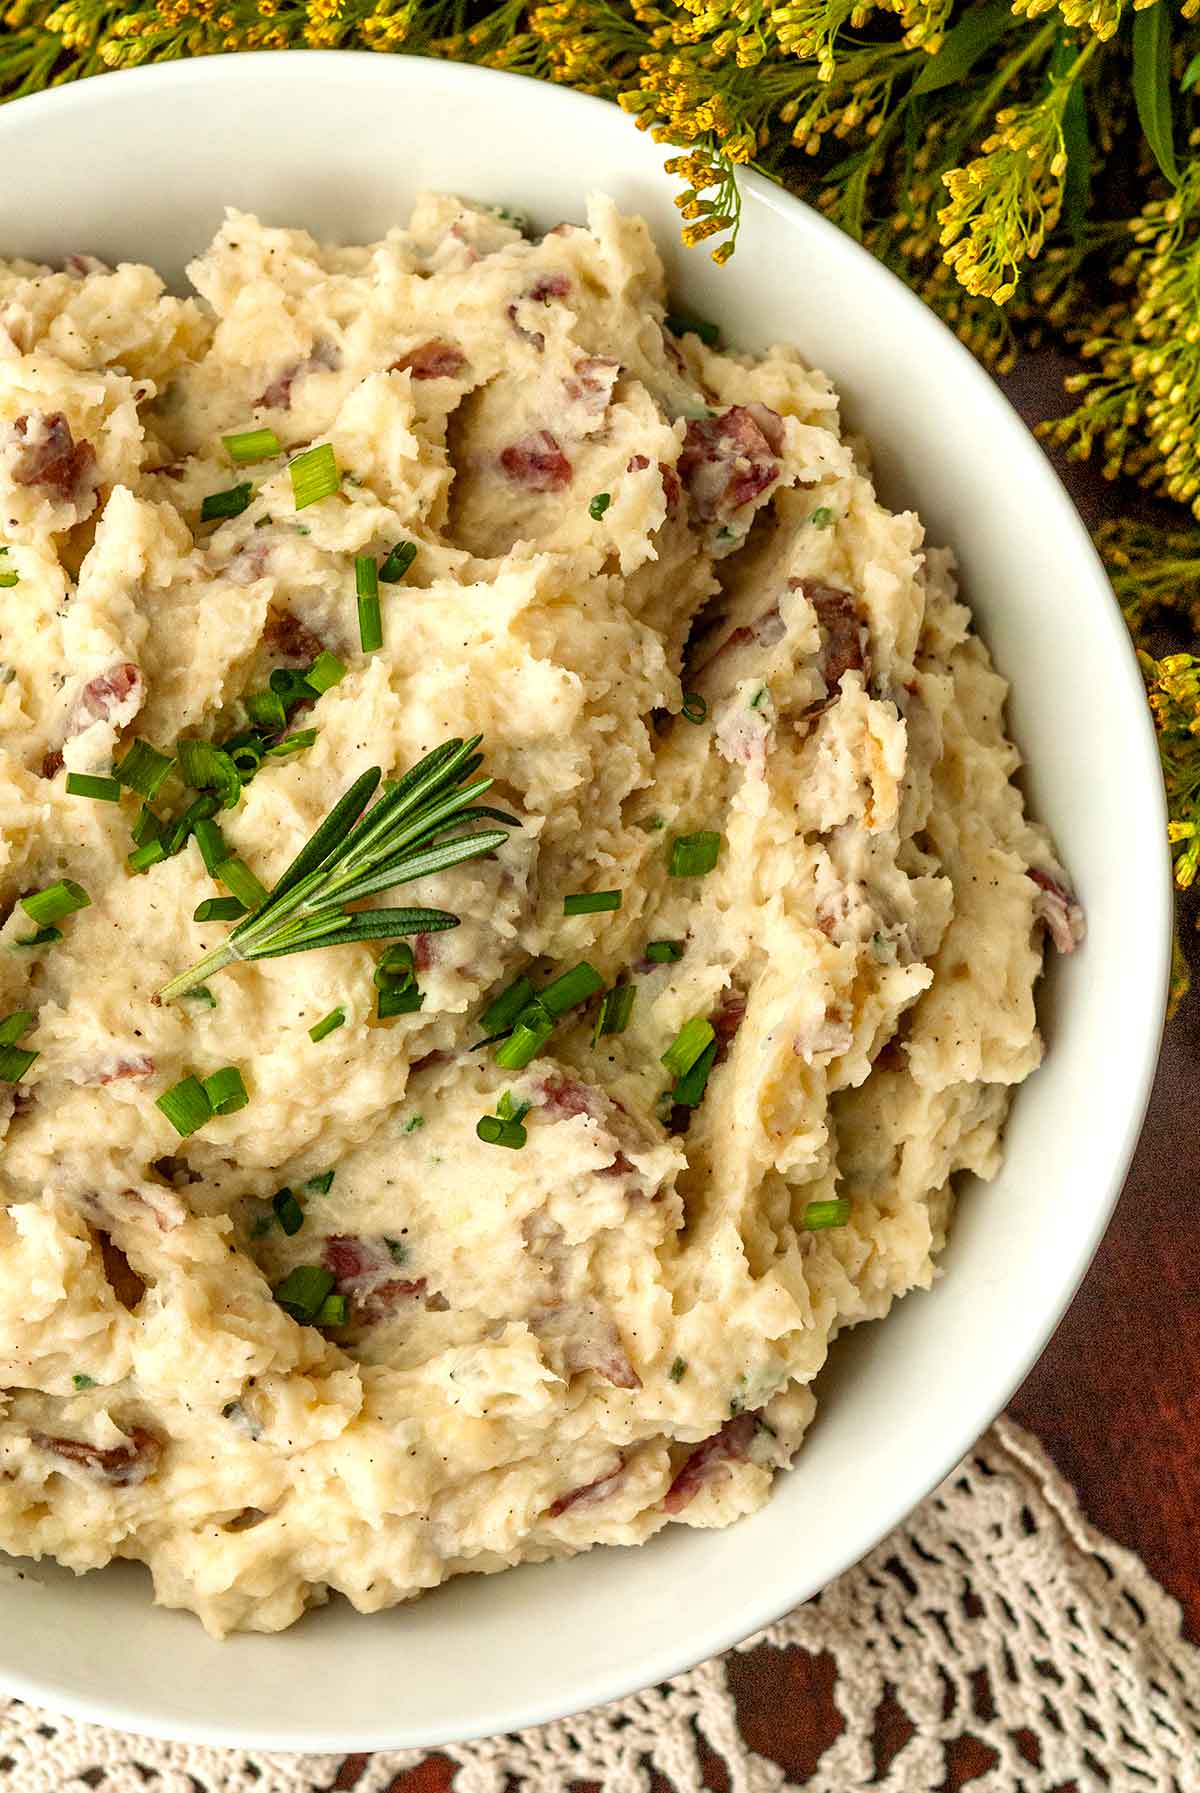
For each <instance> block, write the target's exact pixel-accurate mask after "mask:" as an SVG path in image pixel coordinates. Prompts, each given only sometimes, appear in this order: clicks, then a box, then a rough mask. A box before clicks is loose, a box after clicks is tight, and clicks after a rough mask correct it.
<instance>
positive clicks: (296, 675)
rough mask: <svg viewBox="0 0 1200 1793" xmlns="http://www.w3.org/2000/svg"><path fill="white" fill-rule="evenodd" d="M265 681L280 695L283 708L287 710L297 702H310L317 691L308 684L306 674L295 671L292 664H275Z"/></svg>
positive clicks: (292, 707)
mask: <svg viewBox="0 0 1200 1793" xmlns="http://www.w3.org/2000/svg"><path fill="white" fill-rule="evenodd" d="M267 683H268V684H269V685H270V687H271V690H272V691H274V692H276V693H277V695H278V696H280V697H282V699H283V704H284V708H285V709H286V710H288V711H289V712H290V711H292V710H294V709H295V707H296V705H297V704H301V703H311V702H312V700H313V698H314V697H316V695H317V692H316V690H315V689H314V687H313V686H312V685H310V684H309V682H308V678H307V675H306V674H305V673H302V672H297V671H296V668H295V667H294V666H277V667H276V668H275V670H274V671H273V672H272V674H271V676H270V678H269V679H268V681H267Z"/></svg>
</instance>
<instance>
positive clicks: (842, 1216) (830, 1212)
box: [800, 1196, 850, 1233]
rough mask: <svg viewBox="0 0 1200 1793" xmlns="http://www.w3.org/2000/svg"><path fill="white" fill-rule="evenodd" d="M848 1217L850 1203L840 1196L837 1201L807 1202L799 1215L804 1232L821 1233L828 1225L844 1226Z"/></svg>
mask: <svg viewBox="0 0 1200 1793" xmlns="http://www.w3.org/2000/svg"><path fill="white" fill-rule="evenodd" d="M849 1219H850V1203H849V1200H848V1199H847V1198H846V1197H845V1196H842V1197H841V1199H840V1200H838V1201H829V1202H809V1204H808V1206H807V1207H806V1208H805V1210H804V1212H803V1214H802V1215H801V1216H800V1224H801V1226H802V1227H803V1228H804V1230H805V1232H806V1233H823V1232H825V1231H826V1230H827V1229H828V1228H829V1227H833V1226H845V1225H846V1223H847V1221H848V1220H849Z"/></svg>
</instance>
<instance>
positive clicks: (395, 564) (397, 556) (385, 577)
mask: <svg viewBox="0 0 1200 1793" xmlns="http://www.w3.org/2000/svg"><path fill="white" fill-rule="evenodd" d="M416 558H417V544H416V543H415V542H397V543H396V546H395V547H394V548H393V549H392V551H391V553H390V554H389V555H388V557H387V559H386V560H385V561H384V563H383V565H382V566H381V567H380V569H379V579H380V583H381V584H382V585H398V584H399V583H400V581H401V579H403V577H404V575H405V573H407V571H408V569H409V567H410V566H411V565H412V563H413V561H414V560H415V559H416Z"/></svg>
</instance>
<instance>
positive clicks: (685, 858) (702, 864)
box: [668, 829, 721, 878]
mask: <svg viewBox="0 0 1200 1793" xmlns="http://www.w3.org/2000/svg"><path fill="white" fill-rule="evenodd" d="M720 851H721V836H720V835H719V834H714V833H712V832H711V831H709V830H707V829H706V830H702V831H701V832H700V833H699V834H677V835H676V836H675V839H674V840H673V841H672V842H671V863H670V866H669V868H668V869H669V871H670V875H671V877H672V878H703V877H704V876H705V875H706V874H707V873H708V872H711V871H712V869H713V867H714V866H715V865H716V863H717V859H718V856H719V855H720Z"/></svg>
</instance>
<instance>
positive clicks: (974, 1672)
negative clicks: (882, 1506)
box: [0, 1420, 1200, 1793]
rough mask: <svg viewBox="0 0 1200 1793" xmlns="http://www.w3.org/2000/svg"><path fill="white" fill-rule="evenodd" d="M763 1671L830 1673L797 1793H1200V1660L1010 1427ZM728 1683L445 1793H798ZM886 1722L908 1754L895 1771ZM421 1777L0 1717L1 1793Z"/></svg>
mask: <svg viewBox="0 0 1200 1793" xmlns="http://www.w3.org/2000/svg"><path fill="white" fill-rule="evenodd" d="M364 1623H370V1621H369V1620H365V1621H364ZM768 1648H769V1649H777V1650H785V1649H799V1650H803V1651H807V1652H809V1653H810V1654H811V1655H813V1656H819V1655H821V1654H822V1653H825V1652H827V1653H828V1654H829V1655H830V1656H831V1657H832V1658H833V1661H834V1664H835V1665H836V1679H835V1682H834V1689H833V1697H834V1700H835V1702H836V1705H837V1709H838V1712H839V1713H840V1715H841V1718H842V1720H843V1721H844V1724H843V1728H842V1730H841V1732H840V1734H839V1735H837V1736H836V1737H832V1738H831V1739H830V1741H829V1743H828V1746H827V1747H826V1749H825V1751H824V1753H823V1754H822V1755H821V1757H820V1760H819V1762H818V1763H817V1766H816V1767H815V1768H814V1770H813V1772H812V1774H811V1775H810V1776H809V1777H808V1778H807V1780H806V1781H805V1782H804V1786H805V1788H806V1789H807V1793H857V1790H858V1789H866V1788H868V1787H870V1788H872V1789H873V1793H931V1790H932V1789H934V1788H936V1787H939V1786H941V1785H942V1783H943V1781H944V1780H946V1778H947V1774H948V1770H949V1768H950V1765H951V1763H952V1761H953V1760H954V1757H955V1752H956V1751H960V1750H961V1749H962V1748H963V1747H964V1743H965V1742H966V1741H967V1740H974V1741H973V1742H972V1743H970V1744H969V1747H970V1748H971V1750H972V1762H971V1767H972V1770H973V1773H974V1778H972V1779H971V1780H970V1785H971V1787H972V1789H973V1793H1053V1790H1056V1789H1059V1788H1061V1787H1062V1783H1063V1782H1064V1781H1074V1782H1075V1783H1076V1784H1077V1786H1078V1788H1079V1790H1080V1793H1085V1790H1090V1789H1093V1788H1096V1789H1100V1788H1104V1789H1106V1793H1138V1790H1144V1793H1200V1650H1197V1649H1196V1648H1195V1647H1194V1646H1193V1645H1191V1644H1189V1643H1187V1642H1185V1641H1184V1640H1183V1638H1182V1636H1181V1629H1180V1611H1179V1607H1178V1605H1177V1603H1176V1602H1175V1601H1174V1600H1172V1599H1171V1598H1170V1597H1169V1596H1168V1595H1167V1594H1166V1593H1164V1591H1163V1590H1162V1589H1161V1588H1160V1587H1158V1586H1157V1585H1156V1583H1155V1582H1153V1581H1152V1580H1151V1578H1150V1576H1149V1574H1148V1573H1147V1571H1146V1570H1145V1568H1144V1567H1143V1566H1142V1564H1141V1563H1140V1562H1139V1561H1138V1559H1137V1558H1136V1557H1135V1556H1134V1555H1133V1554H1132V1553H1131V1552H1130V1551H1128V1550H1124V1549H1122V1548H1121V1547H1120V1546H1119V1545H1116V1544H1113V1543H1111V1542H1109V1540H1108V1539H1106V1538H1104V1537H1102V1536H1101V1535H1100V1534H1099V1533H1098V1532H1096V1531H1095V1530H1093V1529H1092V1527H1091V1526H1089V1525H1088V1524H1087V1522H1086V1520H1084V1519H1083V1517H1082V1516H1081V1514H1080V1512H1079V1509H1078V1506H1077V1504H1076V1501H1075V1497H1074V1495H1073V1494H1072V1492H1071V1490H1070V1488H1069V1487H1068V1486H1067V1485H1066V1483H1065V1482H1064V1481H1063V1479H1062V1477H1061V1476H1060V1475H1059V1474H1058V1472H1057V1471H1056V1470H1055V1469H1054V1467H1053V1465H1052V1464H1051V1463H1050V1462H1049V1460H1048V1458H1047V1457H1046V1456H1045V1453H1044V1452H1043V1451H1042V1449H1041V1447H1040V1446H1039V1445H1038V1444H1037V1443H1036V1442H1035V1441H1034V1440H1033V1439H1032V1438H1030V1437H1029V1435H1028V1434H1027V1433H1025V1432H1022V1431H1021V1430H1020V1429H1019V1428H1018V1427H1016V1426H1014V1425H1013V1424H1012V1423H1011V1422H1009V1421H1004V1420H1002V1421H1000V1422H999V1423H998V1424H997V1425H996V1426H995V1427H993V1429H992V1430H991V1431H990V1432H989V1433H988V1434H987V1436H986V1438H984V1439H983V1440H982V1441H981V1442H980V1444H979V1445H978V1446H977V1447H976V1448H975V1450H974V1451H972V1453H971V1454H970V1456H969V1457H967V1458H966V1460H965V1461H964V1462H963V1463H962V1464H960V1466H959V1467H958V1469H957V1470H955V1472H954V1474H953V1475H952V1476H950V1477H949V1478H948V1479H947V1480H946V1481H945V1482H944V1483H943V1484H942V1486H941V1487H940V1488H938V1489H937V1490H936V1491H935V1492H934V1493H933V1494H931V1495H930V1496H929V1498H928V1500H926V1501H925V1502H924V1504H923V1505H922V1506H921V1507H919V1508H918V1510H917V1511H916V1512H915V1513H914V1514H913V1515H912V1517H911V1518H910V1519H909V1520H908V1521H907V1522H906V1523H905V1524H904V1525H902V1526H901V1527H900V1528H899V1529H898V1530H897V1531H896V1532H894V1533H893V1534H892V1536H891V1537H890V1538H888V1539H887V1540H886V1541H885V1542H884V1543H883V1544H881V1545H880V1546H879V1547H878V1549H876V1550H874V1551H873V1552H872V1553H871V1555H870V1556H868V1557H867V1558H865V1559H864V1561H863V1562H861V1563H860V1564H859V1565H858V1566H857V1568H855V1569H852V1570H851V1571H850V1572H849V1573H848V1574H846V1575H844V1576H842V1578H841V1579H840V1580H839V1581H837V1582H835V1583H834V1585H833V1586H832V1587H830V1588H827V1589H826V1590H825V1592H824V1593H823V1594H821V1595H820V1596H818V1598H816V1599H815V1600H812V1601H810V1602H809V1603H808V1605H807V1606H802V1607H800V1608H799V1609H798V1610H797V1611H795V1612H793V1613H790V1614H789V1615H788V1617H787V1618H785V1619H782V1620H781V1621H780V1622H779V1623H778V1624H777V1625H773V1626H772V1627H771V1628H770V1630H769V1631H766V1632H763V1633H761V1634H760V1635H759V1636H758V1637H757V1638H751V1639H750V1640H748V1641H747V1642H746V1643H745V1644H743V1645H742V1646H741V1650H742V1651H751V1650H756V1649H768ZM731 1660H732V1658H731V1657H722V1658H718V1659H717V1660H715V1661H712V1662H706V1663H704V1664H703V1665H702V1666H701V1667H700V1668H697V1669H694V1670H692V1672H691V1673H690V1674H687V1675H681V1676H680V1677H679V1679H678V1680H676V1681H672V1682H670V1683H668V1684H667V1685H665V1686H663V1687H659V1688H652V1689H650V1690H648V1691H647V1692H645V1693H640V1694H634V1695H631V1696H630V1697H629V1698H628V1699H624V1700H619V1701H617V1702H616V1703H615V1704H613V1705H611V1706H603V1707H600V1708H598V1709H597V1710H595V1711H593V1712H588V1713H585V1714H583V1715H582V1716H581V1717H578V1718H572V1719H564V1720H561V1721H560V1722H558V1723H557V1724H551V1725H545V1726H543V1727H541V1728H540V1729H538V1730H534V1731H524V1732H521V1733H520V1734H518V1735H514V1736H506V1737H491V1738H487V1739H485V1740H484V1741H483V1742H480V1743H471V1744H455V1745H451V1746H449V1747H447V1748H446V1749H445V1750H444V1751H443V1752H442V1753H443V1754H444V1755H446V1756H448V1757H449V1758H450V1760H451V1761H452V1762H454V1763H455V1764H457V1767H456V1770H455V1775H454V1788H455V1793H568V1789H570V1788H571V1787H572V1786H573V1785H576V1784H577V1783H579V1782H581V1781H595V1782H598V1783H599V1784H600V1786H601V1787H602V1788H603V1789H604V1793H651V1775H652V1773H653V1771H654V1770H657V1771H658V1772H659V1773H660V1774H662V1775H664V1776H665V1777H666V1778H667V1779H668V1780H669V1781H670V1782H671V1783H672V1785H673V1786H674V1788H675V1789H676V1790H677V1793H701V1789H702V1786H703V1772H702V1764H703V1758H704V1755H705V1753H715V1755H716V1756H718V1757H720V1758H721V1760H722V1761H723V1763H724V1765H725V1768H726V1770H727V1773H728V1781H729V1788H730V1793H786V1790H787V1789H788V1788H790V1787H792V1786H793V1785H795V1784H796V1783H794V1782H791V1781H789V1780H788V1779H787V1777H786V1775H785V1773H784V1771H783V1769H782V1768H780V1767H779V1765H778V1764H777V1763H775V1762H773V1761H771V1760H770V1759H768V1758H767V1757H766V1756H763V1755H759V1754H756V1753H755V1752H754V1751H753V1750H751V1749H749V1748H748V1747H747V1745H746V1744H745V1742H744V1741H743V1740H742V1737H741V1735H740V1733H739V1729H738V1723H737V1712H736V1707H735V1704H734V1698H733V1695H732V1693H731V1691H730V1678H729V1672H728V1671H729V1665H730V1662H731ZM885 1716H886V1718H887V1719H888V1721H889V1723H888V1726H887V1728H888V1730H889V1731H890V1733H891V1734H892V1737H893V1744H892V1746H891V1747H892V1748H894V1747H895V1743H896V1742H900V1744H901V1746H900V1747H899V1748H898V1750H896V1751H895V1753H894V1754H891V1755H890V1759H888V1760H886V1761H882V1760H879V1759H878V1758H877V1742H876V1739H877V1732H878V1730H879V1726H880V1722H881V1720H882V1719H883V1718H884V1717H885ZM905 1718H907V1723H905V1722H904V1719H905ZM831 1728H832V1727H831ZM909 1731H911V1735H907V1739H906V1740H904V1737H905V1734H906V1733H908V1732H909ZM426 1753H427V1752H424V1751H419V1750H396V1751H384V1752H380V1753H379V1754H376V1755H374V1756H371V1757H368V1758H367V1759H366V1761H365V1765H364V1764H361V1763H359V1762H357V1761H354V1760H351V1762H350V1763H348V1764H346V1765H345V1767H344V1766H343V1760H342V1758H340V1757H337V1756H313V1755H305V1756H288V1755H277V1754H265V1753H258V1752H250V1751H239V1750H220V1749H206V1748H203V1747H200V1746H197V1745H187V1744H172V1743H160V1742H152V1741H149V1740H146V1739H142V1738H136V1737H130V1736H126V1735H124V1734H122V1733H119V1732H115V1731H106V1730H102V1729H100V1728H98V1727H97V1726H94V1725H85V1724H77V1723H75V1722H73V1721H72V1720H70V1719H64V1718H56V1717H54V1716H52V1715H51V1714H49V1713H46V1712H40V1711H37V1710H35V1709H34V1708H32V1707H29V1706H25V1705H22V1704H21V1702H20V1701H17V1700H5V1699H3V1698H0V1793H65V1790H66V1789H69V1788H76V1787H78V1786H80V1785H81V1784H82V1785H83V1786H86V1787H88V1788H91V1789H92V1790H93V1793H309V1790H310V1789H325V1788H329V1787H330V1786H331V1785H332V1783H333V1782H334V1780H335V1778H339V1777H340V1778H339V1785H341V1786H343V1787H348V1786H350V1785H353V1786H354V1787H355V1789H356V1793H384V1790H385V1789H386V1788H387V1787H388V1785H389V1783H390V1782H391V1781H392V1780H393V1779H394V1778H395V1777H396V1775H397V1774H400V1773H402V1772H403V1771H404V1770H405V1769H408V1768H413V1767H415V1766H416V1765H417V1764H418V1763H419V1762H421V1761H423V1760H424V1759H425V1755H426ZM989 1758H990V1760H989ZM710 1780H711V1776H710Z"/></svg>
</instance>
